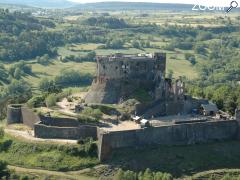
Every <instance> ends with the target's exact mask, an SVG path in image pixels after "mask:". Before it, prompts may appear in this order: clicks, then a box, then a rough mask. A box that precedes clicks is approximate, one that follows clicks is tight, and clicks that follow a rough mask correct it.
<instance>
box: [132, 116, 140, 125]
mask: <svg viewBox="0 0 240 180" xmlns="http://www.w3.org/2000/svg"><path fill="white" fill-rule="evenodd" d="M141 119H142V118H141V117H140V116H133V117H132V120H133V121H134V122H135V123H137V124H140V121H141Z"/></svg>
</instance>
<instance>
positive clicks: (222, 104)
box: [187, 83, 240, 115]
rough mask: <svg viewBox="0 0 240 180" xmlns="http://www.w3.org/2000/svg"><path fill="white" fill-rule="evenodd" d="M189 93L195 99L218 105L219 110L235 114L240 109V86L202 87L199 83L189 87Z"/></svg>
mask: <svg viewBox="0 0 240 180" xmlns="http://www.w3.org/2000/svg"><path fill="white" fill-rule="evenodd" d="M187 91H188V93H189V94H191V95H193V96H195V97H201V98H206V99H209V100H211V101H213V102H214V103H216V104H217V106H218V108H220V109H222V110H224V111H226V112H228V113H230V114H231V115H234V114H235V110H236V109H237V108H238V109H240V97H239V94H240V85H230V84H227V85H224V84H223V85H212V86H206V87H201V86H200V85H199V84H198V83H197V84H195V83H194V84H191V85H188V87H187Z"/></svg>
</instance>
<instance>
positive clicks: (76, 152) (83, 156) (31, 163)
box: [0, 136, 99, 171]
mask: <svg viewBox="0 0 240 180" xmlns="http://www.w3.org/2000/svg"><path fill="white" fill-rule="evenodd" d="M0 160H3V161H6V162H7V163H8V164H10V165H13V166H21V167H26V168H36V169H46V170H55V171H70V170H80V169H84V168H88V167H92V166H95V165H97V164H98V163H99V162H98V159H97V154H96V145H95V144H94V143H91V142H89V143H87V144H85V145H58V144H47V143H28V142H24V141H22V140H18V139H15V138H13V137H9V136H5V138H4V139H2V140H0Z"/></svg>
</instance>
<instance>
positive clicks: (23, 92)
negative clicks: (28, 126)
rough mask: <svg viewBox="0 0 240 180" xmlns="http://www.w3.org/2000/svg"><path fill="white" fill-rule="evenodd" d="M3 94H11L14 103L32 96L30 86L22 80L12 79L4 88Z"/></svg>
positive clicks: (21, 101) (22, 101)
mask: <svg viewBox="0 0 240 180" xmlns="http://www.w3.org/2000/svg"><path fill="white" fill-rule="evenodd" d="M4 94H5V95H6V96H11V97H12V100H13V101H14V102H15V103H24V102H26V101H28V100H29V99H30V98H31V97H32V90H31V86H30V85H29V84H28V83H27V82H26V81H24V80H20V81H17V80H13V81H12V82H11V84H9V85H8V86H7V87H5V88H4Z"/></svg>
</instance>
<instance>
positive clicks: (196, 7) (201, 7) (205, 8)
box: [192, 4, 225, 11]
mask: <svg viewBox="0 0 240 180" xmlns="http://www.w3.org/2000/svg"><path fill="white" fill-rule="evenodd" d="M192 10H193V11H225V8H224V7H217V6H204V5H200V4H195V5H194V6H193V8H192Z"/></svg>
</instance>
